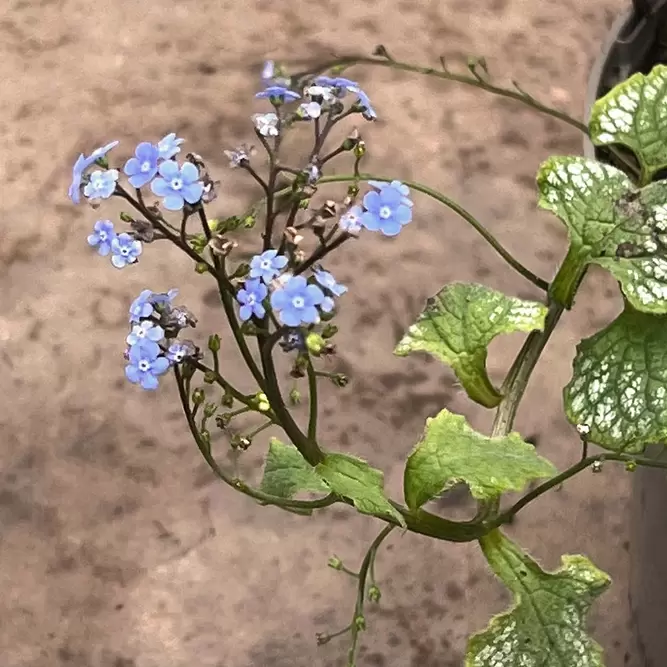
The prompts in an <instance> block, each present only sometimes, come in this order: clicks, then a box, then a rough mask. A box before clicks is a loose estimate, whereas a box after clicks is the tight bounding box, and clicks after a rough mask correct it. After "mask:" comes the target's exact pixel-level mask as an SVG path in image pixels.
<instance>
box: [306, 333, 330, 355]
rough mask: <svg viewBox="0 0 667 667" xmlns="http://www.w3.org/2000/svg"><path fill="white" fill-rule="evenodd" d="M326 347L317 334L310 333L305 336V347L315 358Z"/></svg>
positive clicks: (322, 339)
mask: <svg viewBox="0 0 667 667" xmlns="http://www.w3.org/2000/svg"><path fill="white" fill-rule="evenodd" d="M326 345H327V343H326V341H325V340H324V338H322V336H321V335H320V334H318V333H315V332H311V333H309V334H308V335H307V336H306V347H307V348H308V351H309V352H310V353H311V354H313V355H314V356H316V357H319V356H320V355H321V354H322V352H323V351H324V348H325V347H326Z"/></svg>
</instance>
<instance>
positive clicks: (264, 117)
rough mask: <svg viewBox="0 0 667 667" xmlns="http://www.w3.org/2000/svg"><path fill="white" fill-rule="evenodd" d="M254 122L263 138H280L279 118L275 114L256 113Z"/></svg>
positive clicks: (253, 118)
mask: <svg viewBox="0 0 667 667" xmlns="http://www.w3.org/2000/svg"><path fill="white" fill-rule="evenodd" d="M252 122H253V123H254V124H255V128H256V129H257V131H258V132H259V133H260V134H261V135H262V136H263V137H277V136H278V116H277V115H276V114H275V113H273V112H270V113H256V114H254V115H253V117H252Z"/></svg>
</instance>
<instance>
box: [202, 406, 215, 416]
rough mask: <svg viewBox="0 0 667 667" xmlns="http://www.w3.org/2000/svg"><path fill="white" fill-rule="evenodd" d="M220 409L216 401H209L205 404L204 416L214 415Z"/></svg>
mask: <svg viewBox="0 0 667 667" xmlns="http://www.w3.org/2000/svg"><path fill="white" fill-rule="evenodd" d="M217 411H218V406H217V405H216V404H215V403H207V404H206V405H205V406H204V417H212V416H213V415H214V414H215V413H216V412H217Z"/></svg>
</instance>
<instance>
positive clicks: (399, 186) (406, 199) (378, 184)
mask: <svg viewBox="0 0 667 667" xmlns="http://www.w3.org/2000/svg"><path fill="white" fill-rule="evenodd" d="M368 185H370V186H371V187H373V188H377V189H378V190H380V191H382V190H384V189H385V188H395V189H396V190H398V191H399V192H400V193H401V196H402V197H403V199H402V200H401V203H402V204H405V206H409V207H410V208H412V207H413V206H414V203H413V202H412V201H411V200H410V188H409V187H408V186H407V185H405V184H404V183H401V181H391V183H388V182H386V181H368Z"/></svg>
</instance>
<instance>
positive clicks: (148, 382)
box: [125, 340, 169, 390]
mask: <svg viewBox="0 0 667 667" xmlns="http://www.w3.org/2000/svg"><path fill="white" fill-rule="evenodd" d="M127 357H128V361H129V363H128V365H127V366H125V376H126V377H127V379H128V380H129V381H130V382H132V383H133V384H139V385H141V387H142V388H143V389H149V390H153V389H157V387H158V379H157V378H158V376H160V375H162V374H163V373H165V372H166V371H167V369H168V368H169V360H168V359H167V358H166V357H163V356H161V355H160V346H159V345H158V344H157V343H156V342H154V341H152V340H143V341H141V342H140V343H137V344H136V345H132V347H130V349H129V352H128V354H127Z"/></svg>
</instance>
